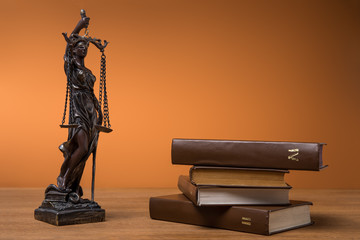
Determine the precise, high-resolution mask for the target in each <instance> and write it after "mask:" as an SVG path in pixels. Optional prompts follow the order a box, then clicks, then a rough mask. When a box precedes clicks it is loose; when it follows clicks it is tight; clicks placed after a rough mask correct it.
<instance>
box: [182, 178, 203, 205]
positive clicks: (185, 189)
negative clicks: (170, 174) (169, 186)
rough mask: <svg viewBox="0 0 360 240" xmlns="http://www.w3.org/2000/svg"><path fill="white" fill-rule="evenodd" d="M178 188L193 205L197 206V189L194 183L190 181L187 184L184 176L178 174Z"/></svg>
mask: <svg viewBox="0 0 360 240" xmlns="http://www.w3.org/2000/svg"><path fill="white" fill-rule="evenodd" d="M178 188H179V190H180V191H181V192H182V193H183V194H184V195H185V196H186V197H187V198H188V199H190V200H191V201H192V202H193V203H194V204H195V205H197V206H199V195H198V189H197V187H196V186H195V185H193V184H191V183H190V184H189V181H188V180H187V178H186V176H183V175H180V176H179V180H178Z"/></svg>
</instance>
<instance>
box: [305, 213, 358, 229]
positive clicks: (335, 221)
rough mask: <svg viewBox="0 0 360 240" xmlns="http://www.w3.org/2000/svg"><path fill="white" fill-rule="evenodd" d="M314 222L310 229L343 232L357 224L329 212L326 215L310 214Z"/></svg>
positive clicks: (345, 217)
mask: <svg viewBox="0 0 360 240" xmlns="http://www.w3.org/2000/svg"><path fill="white" fill-rule="evenodd" d="M311 219H312V221H314V222H315V223H314V225H313V226H312V229H317V230H326V231H328V230H329V229H331V230H344V228H353V227H354V226H355V225H357V224H358V223H357V222H356V221H355V220H353V219H350V218H349V217H347V216H343V215H334V214H332V213H331V212H330V211H329V213H328V214H311Z"/></svg>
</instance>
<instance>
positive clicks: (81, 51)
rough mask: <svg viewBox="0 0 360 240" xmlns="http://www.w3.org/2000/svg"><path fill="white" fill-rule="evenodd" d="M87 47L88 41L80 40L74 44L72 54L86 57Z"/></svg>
mask: <svg viewBox="0 0 360 240" xmlns="http://www.w3.org/2000/svg"><path fill="white" fill-rule="evenodd" d="M88 47H89V43H88V42H87V41H82V40H80V41H78V42H77V43H76V44H75V46H74V48H73V54H74V55H76V56H79V57H86V55H87V50H88Z"/></svg>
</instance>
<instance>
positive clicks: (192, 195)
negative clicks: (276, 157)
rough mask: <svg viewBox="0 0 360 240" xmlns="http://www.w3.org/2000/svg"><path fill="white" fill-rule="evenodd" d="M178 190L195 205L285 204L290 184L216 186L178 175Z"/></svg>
mask: <svg viewBox="0 0 360 240" xmlns="http://www.w3.org/2000/svg"><path fill="white" fill-rule="evenodd" d="M178 188H179V190H180V191H181V192H182V193H183V194H184V195H185V196H186V197H188V198H189V199H190V200H191V201H192V202H193V203H194V204H195V205H197V206H209V205H218V206H221V205H286V204H289V190H290V189H291V187H290V186H286V187H276V188H275V187H266V188H261V187H217V186H195V185H193V184H192V183H191V182H190V178H189V176H183V175H181V176H179V181H178Z"/></svg>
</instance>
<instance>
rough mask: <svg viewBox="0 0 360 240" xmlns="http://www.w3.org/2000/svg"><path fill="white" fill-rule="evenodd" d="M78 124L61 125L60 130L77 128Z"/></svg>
mask: <svg viewBox="0 0 360 240" xmlns="http://www.w3.org/2000/svg"><path fill="white" fill-rule="evenodd" d="M78 126H79V125H78V124H62V125H60V127H61V128H77V127H78Z"/></svg>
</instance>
